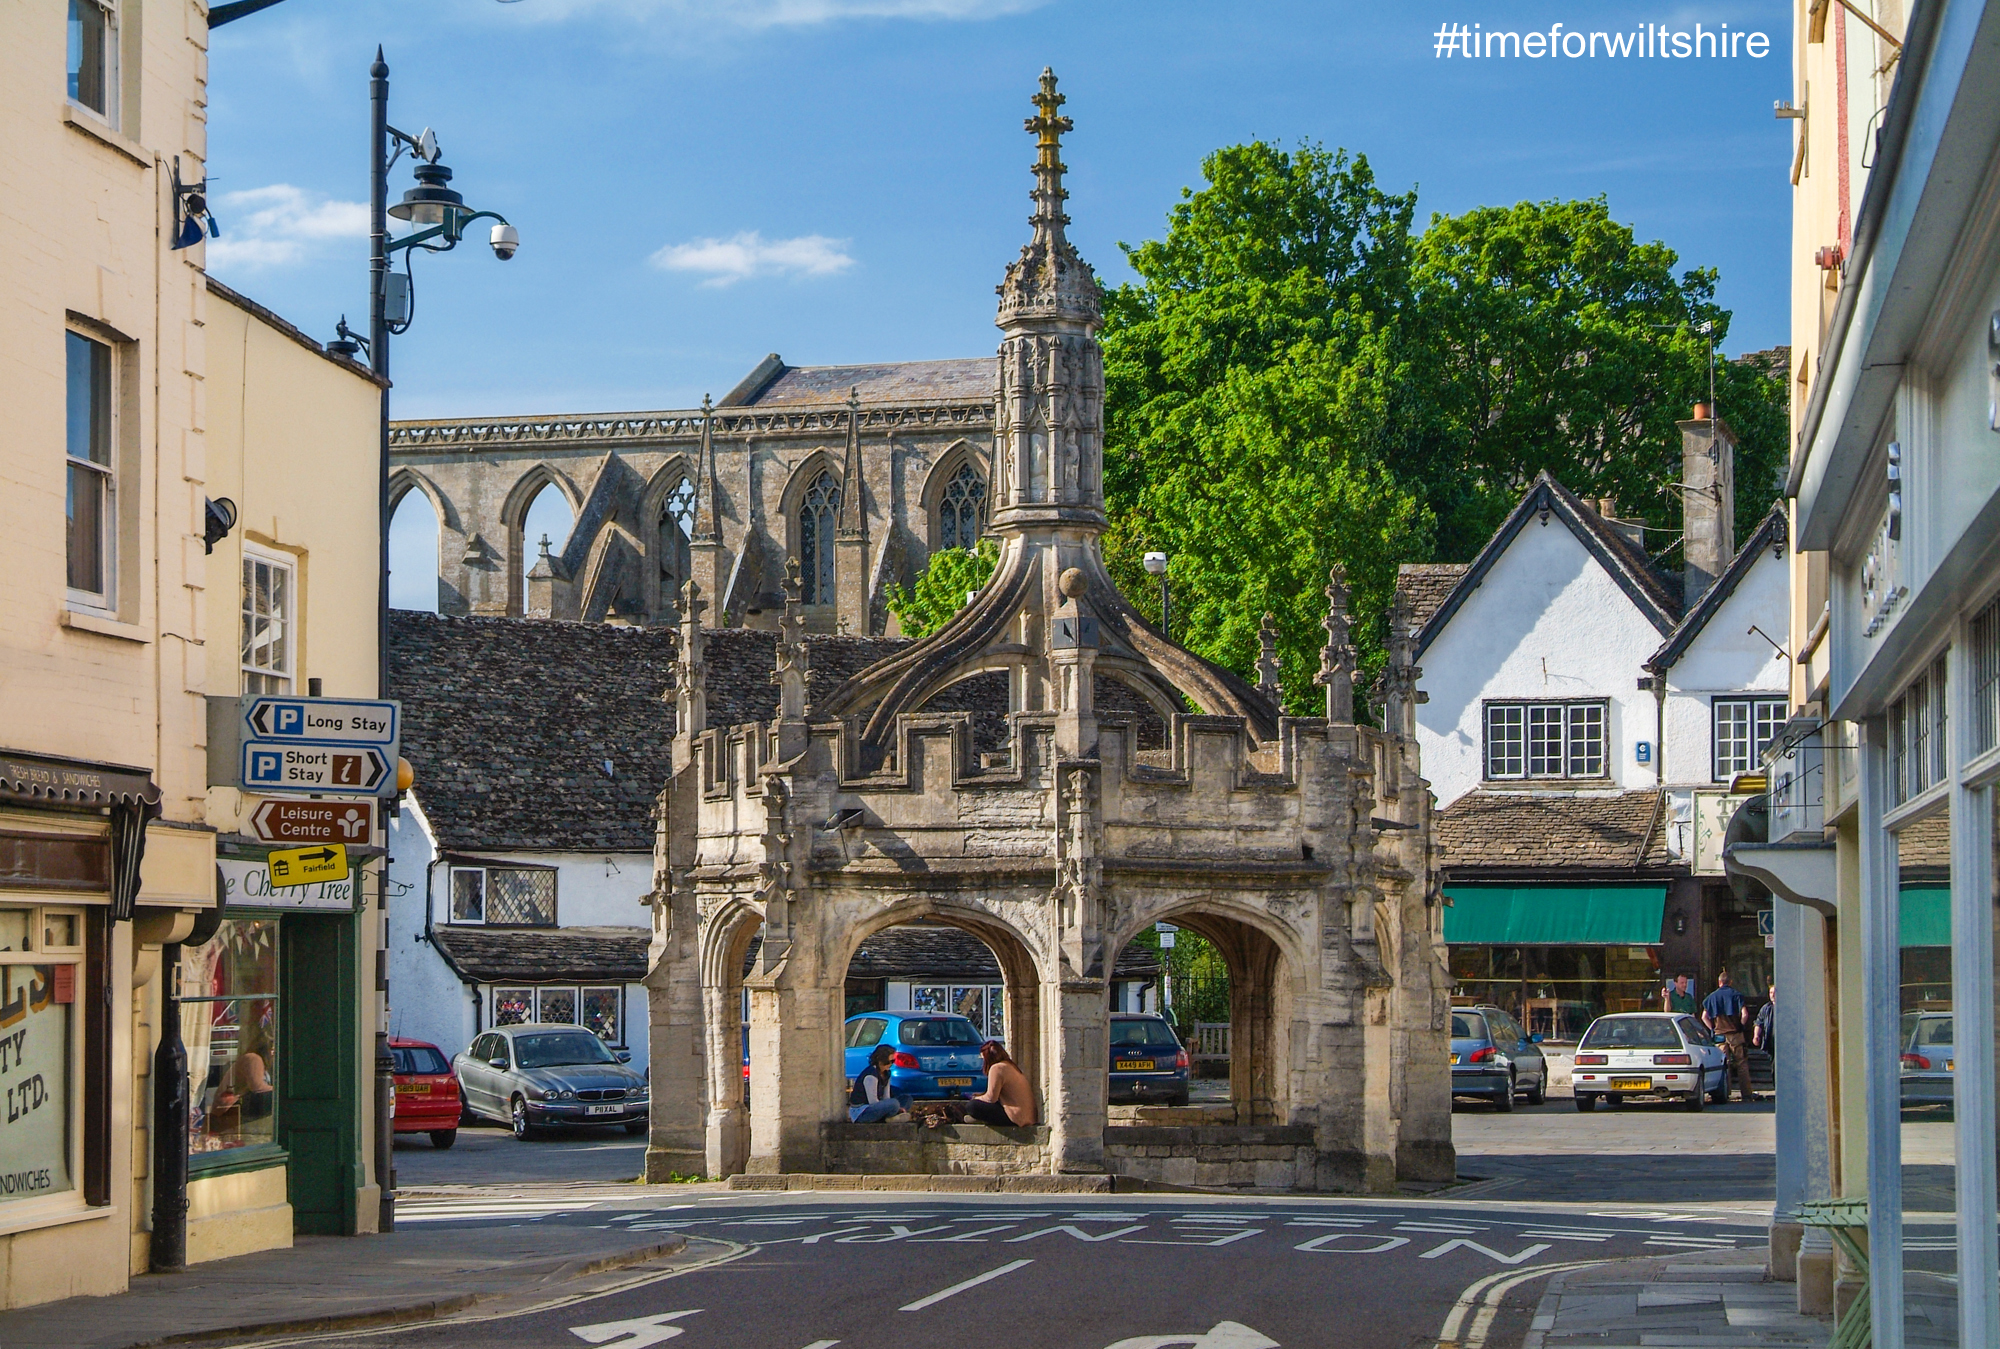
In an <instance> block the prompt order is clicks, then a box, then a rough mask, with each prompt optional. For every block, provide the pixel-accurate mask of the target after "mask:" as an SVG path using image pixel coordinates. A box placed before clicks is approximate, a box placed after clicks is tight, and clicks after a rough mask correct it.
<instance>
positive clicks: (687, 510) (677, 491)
mask: <svg viewBox="0 0 2000 1349" xmlns="http://www.w3.org/2000/svg"><path fill="white" fill-rule="evenodd" d="M694 496H695V493H694V483H693V482H691V481H690V480H688V479H686V478H682V479H681V481H680V485H679V486H678V487H676V488H674V490H673V491H671V492H669V493H667V499H666V500H665V501H663V502H661V503H660V519H659V538H660V577H661V582H662V586H663V588H664V590H665V591H666V595H665V599H666V601H667V603H669V604H671V603H673V602H674V599H675V596H676V595H677V594H678V593H679V591H680V588H681V584H682V583H683V582H684V581H686V580H687V578H688V561H689V559H688V544H689V541H690V540H692V539H693V538H694Z"/></svg>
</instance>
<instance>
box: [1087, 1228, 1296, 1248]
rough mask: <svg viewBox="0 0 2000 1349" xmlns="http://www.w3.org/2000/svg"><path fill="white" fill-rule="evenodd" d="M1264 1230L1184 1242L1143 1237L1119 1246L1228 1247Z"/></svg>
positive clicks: (1200, 1236) (1207, 1234)
mask: <svg viewBox="0 0 2000 1349" xmlns="http://www.w3.org/2000/svg"><path fill="white" fill-rule="evenodd" d="M1263 1230H1264V1229H1263V1228H1261V1227H1252V1228H1250V1229H1248V1230H1247V1231H1242V1232H1227V1233H1216V1232H1202V1233H1191V1234H1190V1235H1189V1238H1188V1239H1187V1240H1183V1241H1148V1240H1146V1239H1145V1238H1143V1237H1141V1238H1140V1239H1139V1240H1137V1241H1121V1242H1119V1243H1118V1244H1119V1245H1120V1246H1227V1245H1228V1244H1229V1243H1230V1242H1232V1241H1241V1240H1243V1238H1245V1237H1254V1236H1256V1235H1257V1234H1258V1233H1259V1232H1262V1231H1263Z"/></svg>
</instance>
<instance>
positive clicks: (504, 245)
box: [493, 224, 521, 262]
mask: <svg viewBox="0 0 2000 1349" xmlns="http://www.w3.org/2000/svg"><path fill="white" fill-rule="evenodd" d="M520 251H521V231H519V230H517V229H515V228H514V227H513V226H512V225H507V224H500V225H495V226H494V227H493V256H494V257H496V258H498V259H500V261H502V262H505V261H507V259H509V258H511V257H513V256H514V255H515V254H516V253H518V252H520Z"/></svg>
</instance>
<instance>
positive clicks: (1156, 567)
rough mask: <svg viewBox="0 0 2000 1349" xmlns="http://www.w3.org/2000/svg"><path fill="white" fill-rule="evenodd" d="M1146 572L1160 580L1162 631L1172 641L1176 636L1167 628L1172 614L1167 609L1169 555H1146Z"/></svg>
mask: <svg viewBox="0 0 2000 1349" xmlns="http://www.w3.org/2000/svg"><path fill="white" fill-rule="evenodd" d="M1146 570H1147V571H1148V572H1150V573H1151V574H1153V575H1154V576H1157V577H1159V578H1160V631H1161V633H1162V634H1164V635H1165V636H1166V637H1167V638H1168V639H1169V640H1172V638H1173V635H1174V634H1173V632H1172V631H1171V630H1170V629H1169V628H1168V627H1167V622H1168V614H1169V612H1170V610H1169V609H1168V607H1167V605H1168V600H1169V598H1170V596H1169V595H1168V593H1167V555H1166V554H1165V553H1148V554H1146Z"/></svg>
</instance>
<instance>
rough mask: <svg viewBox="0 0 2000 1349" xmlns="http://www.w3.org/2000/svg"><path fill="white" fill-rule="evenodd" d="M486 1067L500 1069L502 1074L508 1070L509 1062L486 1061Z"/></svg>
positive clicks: (503, 1060) (499, 1060)
mask: <svg viewBox="0 0 2000 1349" xmlns="http://www.w3.org/2000/svg"><path fill="white" fill-rule="evenodd" d="M486 1066H487V1067H488V1068H498V1069H500V1070H501V1071H502V1072H505V1071H506V1070H507V1060H505V1059H488V1060H486Z"/></svg>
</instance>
